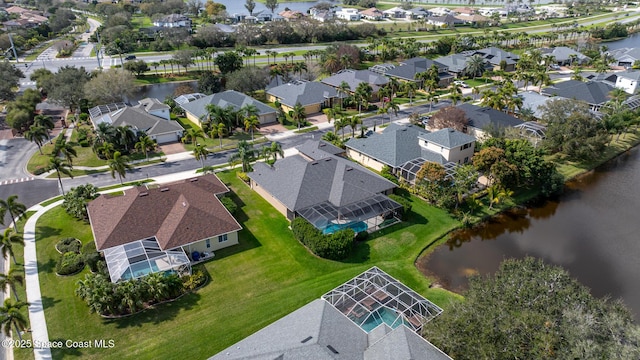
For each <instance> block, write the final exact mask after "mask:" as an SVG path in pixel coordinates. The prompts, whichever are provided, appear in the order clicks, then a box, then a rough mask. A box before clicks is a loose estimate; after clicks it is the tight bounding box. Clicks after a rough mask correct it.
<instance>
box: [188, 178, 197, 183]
mask: <svg viewBox="0 0 640 360" xmlns="http://www.w3.org/2000/svg"><path fill="white" fill-rule="evenodd" d="M196 181H198V178H193V179H189V182H196Z"/></svg>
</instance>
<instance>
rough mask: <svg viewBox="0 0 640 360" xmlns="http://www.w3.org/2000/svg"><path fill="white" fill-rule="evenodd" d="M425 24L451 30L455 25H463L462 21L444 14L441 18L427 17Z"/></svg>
mask: <svg viewBox="0 0 640 360" xmlns="http://www.w3.org/2000/svg"><path fill="white" fill-rule="evenodd" d="M427 24H429V25H434V26H437V27H447V28H453V27H454V26H456V25H461V24H464V21H462V20H460V19H458V18H457V17H455V16H453V15H451V14H446V15H442V16H428V17H427Z"/></svg>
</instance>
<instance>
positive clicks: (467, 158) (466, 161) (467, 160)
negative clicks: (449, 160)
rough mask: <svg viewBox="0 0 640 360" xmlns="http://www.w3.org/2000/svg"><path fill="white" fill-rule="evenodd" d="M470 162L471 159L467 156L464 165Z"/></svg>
mask: <svg viewBox="0 0 640 360" xmlns="http://www.w3.org/2000/svg"><path fill="white" fill-rule="evenodd" d="M468 162H469V157H468V156H467V157H465V158H464V163H465V164H466V163H468Z"/></svg>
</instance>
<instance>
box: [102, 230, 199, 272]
mask: <svg viewBox="0 0 640 360" xmlns="http://www.w3.org/2000/svg"><path fill="white" fill-rule="evenodd" d="M104 257H105V260H106V262H107V268H108V269H109V276H110V278H111V281H112V282H114V283H115V282H118V281H121V280H131V279H138V278H141V277H143V276H146V275H148V274H151V273H156V272H165V273H176V274H178V275H180V276H183V275H188V274H190V273H191V263H190V261H189V258H188V257H187V254H185V253H184V250H183V249H182V248H177V249H173V250H164V251H163V250H162V249H160V245H158V242H157V241H156V238H155V237H152V238H148V239H145V240H138V241H134V242H132V243H128V244H124V245H119V246H115V247H112V248H109V249H106V250H104Z"/></svg>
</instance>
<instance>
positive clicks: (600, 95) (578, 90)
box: [542, 80, 614, 105]
mask: <svg viewBox="0 0 640 360" xmlns="http://www.w3.org/2000/svg"><path fill="white" fill-rule="evenodd" d="M613 89H614V87H613V86H611V85H609V84H605V83H604V82H601V81H587V82H583V81H579V80H567V81H563V82H559V83H555V84H553V85H551V86H549V87H546V88H544V89H542V93H543V94H545V95H548V96H559V97H563V98H566V99H576V100H582V101H584V102H586V103H588V104H591V105H601V104H604V103H605V102H607V101H609V92H610V91H611V90H613Z"/></svg>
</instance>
